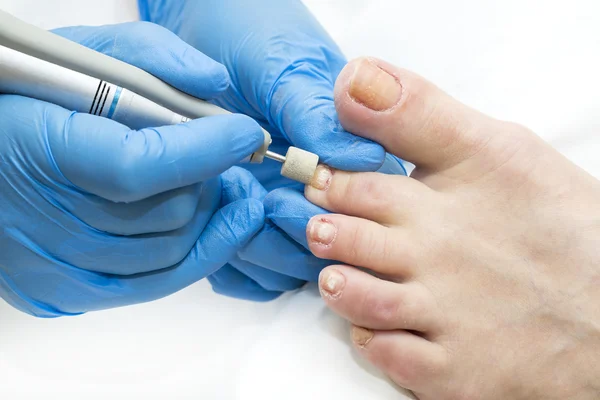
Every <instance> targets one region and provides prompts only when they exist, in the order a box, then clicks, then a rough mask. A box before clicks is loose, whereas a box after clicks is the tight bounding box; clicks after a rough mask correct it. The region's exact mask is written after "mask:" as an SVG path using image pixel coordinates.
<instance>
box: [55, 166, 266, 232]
mask: <svg viewBox="0 0 600 400" xmlns="http://www.w3.org/2000/svg"><path fill="white" fill-rule="evenodd" d="M221 181H222V197H221V202H222V204H229V203H231V202H233V201H236V200H239V199H246V198H254V199H257V200H261V201H262V199H264V197H265V196H266V195H267V191H266V190H265V188H263V187H262V185H261V184H260V183H259V182H258V181H257V180H256V178H255V177H254V176H253V175H252V174H251V173H250V172H249V171H247V170H245V169H243V168H239V167H233V168H230V169H229V170H227V171H225V172H224V173H223V174H221ZM205 189H206V187H205V186H203V185H202V184H196V185H192V186H186V187H183V188H180V189H175V190H171V191H169V192H164V193H160V194H158V195H156V196H152V197H149V198H147V199H144V200H141V201H137V202H133V203H113V202H111V201H107V200H105V199H103V198H101V197H98V196H95V195H89V194H86V193H73V190H68V189H67V190H66V192H67V193H65V190H62V191H60V190H59V191H58V193H57V195H58V196H60V197H59V201H60V202H61V203H62V204H63V205H64V206H65V208H66V209H67V210H68V211H69V212H71V213H72V214H73V215H75V216H76V217H77V218H79V219H81V220H82V221H84V222H85V223H86V224H88V225H90V226H92V227H94V228H96V229H98V230H100V231H103V232H106V233H112V234H115V235H127V236H131V235H140V234H144V233H158V232H169V231H173V230H177V229H180V228H183V227H184V226H186V225H187V224H189V223H190V222H191V220H192V219H193V218H194V215H195V213H196V207H197V204H198V201H199V198H200V196H202V195H203V193H204V192H205Z"/></svg>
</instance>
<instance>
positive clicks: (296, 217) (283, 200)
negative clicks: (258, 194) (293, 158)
mask: <svg viewBox="0 0 600 400" xmlns="http://www.w3.org/2000/svg"><path fill="white" fill-rule="evenodd" d="M263 203H264V206H265V215H266V216H267V219H268V220H270V221H272V222H273V224H275V225H276V226H278V227H279V228H280V229H281V230H283V231H284V232H285V233H286V234H287V235H289V236H290V237H291V238H293V239H294V240H295V241H296V242H298V243H300V244H301V245H302V246H303V247H304V248H305V249H306V250H308V242H307V240H306V226H307V225H308V221H309V220H310V219H311V218H312V217H314V216H315V215H322V214H328V213H329V211H327V210H325V209H323V208H321V207H318V206H315V205H314V204H312V203H311V202H309V201H308V200H306V198H305V197H304V194H303V193H301V192H299V191H297V190H293V189H286V188H284V189H277V190H274V191H272V192H271V193H269V194H268V195H267V197H265V199H264V202H263Z"/></svg>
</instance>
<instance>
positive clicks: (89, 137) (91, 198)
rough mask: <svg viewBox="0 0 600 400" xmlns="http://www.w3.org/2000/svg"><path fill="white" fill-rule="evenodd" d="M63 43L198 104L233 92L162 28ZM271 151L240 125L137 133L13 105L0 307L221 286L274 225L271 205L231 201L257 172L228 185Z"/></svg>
mask: <svg viewBox="0 0 600 400" xmlns="http://www.w3.org/2000/svg"><path fill="white" fill-rule="evenodd" d="M57 32H58V33H59V34H61V35H63V36H66V37H68V38H71V39H73V40H76V41H79V42H81V43H83V44H84V45H86V46H89V47H92V48H95V49H96V50H98V51H101V52H104V53H106V54H108V55H111V56H113V57H116V58H119V59H121V60H123V61H125V62H128V63H131V64H134V65H136V66H138V67H141V68H143V69H145V70H146V71H148V72H150V73H152V74H154V75H155V76H157V77H159V78H161V79H163V80H164V81H166V82H168V83H170V84H171V85H173V86H176V87H178V88H179V89H181V90H183V91H185V92H187V93H189V94H191V95H193V96H197V97H201V98H212V97H214V96H215V95H217V94H219V93H221V92H222V91H223V90H225V89H226V88H227V86H228V81H229V79H228V75H227V72H226V70H225V68H223V66H221V65H219V64H218V63H216V62H214V61H212V60H210V59H209V58H208V57H206V56H204V55H202V54H201V53H199V52H198V51H196V50H194V49H193V48H191V47H190V46H188V45H187V44H185V43H184V42H182V41H181V40H179V39H178V38H177V37H176V36H175V35H174V34H172V33H171V32H169V31H167V30H165V29H163V28H161V27H158V26H156V25H152V24H148V23H133V24H123V25H115V26H105V27H100V28H82V27H80V28H72V29H61V30H58V31H57ZM262 141H263V135H262V133H261V131H260V127H259V125H258V124H256V123H255V122H254V121H253V120H252V119H250V118H248V117H245V116H241V115H232V116H219V117H212V118H204V119H200V120H195V121H191V122H189V123H187V124H185V125H178V126H170V127H160V128H149V129H144V130H141V131H132V130H130V129H128V128H127V127H125V126H123V125H120V124H118V123H116V122H114V121H111V120H108V119H104V118H100V117H96V116H92V115H87V114H78V113H73V112H70V111H68V110H65V109H63V108H61V107H58V106H55V105H52V104H48V103H45V102H41V101H37V100H33V99H29V98H25V97H20V96H14V95H1V96H0V229H1V232H0V296H2V298H4V299H5V300H6V301H8V302H9V303H10V304H12V305H13V306H15V307H16V308H18V309H20V310H22V311H24V312H27V313H30V314H32V315H36V316H39V317H56V316H61V315H73V314H79V313H83V312H86V311H91V310H99V309H105V308H111V307H118V306H124V305H129V304H134V303H140V302H146V301H150V300H154V299H157V298H160V297H163V296H166V295H169V294H171V293H173V292H175V291H178V290H180V289H182V288H184V287H186V286H188V285H190V284H192V283H194V282H196V281H198V280H199V279H202V278H204V277H206V276H207V275H210V274H212V273H213V272H215V271H216V270H218V269H219V268H220V267H222V266H223V265H224V264H225V263H227V261H228V260H229V259H230V258H231V257H233V256H234V255H235V254H236V252H237V251H238V250H240V249H241V248H243V247H244V246H245V245H246V244H247V243H248V241H249V240H250V239H251V238H252V237H253V236H254V235H255V234H256V233H257V231H258V230H259V229H260V228H261V227H262V226H263V221H264V210H263V205H262V203H261V202H259V201H257V200H255V199H252V198H240V197H236V195H235V193H230V191H231V190H230V189H231V188H238V187H243V186H244V185H251V184H253V183H252V182H249V179H248V176H247V175H246V173H245V172H244V171H240V169H235V168H234V169H232V170H230V171H228V173H227V175H226V176H225V177H220V176H219V174H220V173H222V172H223V171H225V170H227V169H228V168H230V166H231V165H233V164H235V163H237V162H239V161H240V160H242V159H243V158H244V157H246V156H247V155H249V154H251V153H252V152H253V151H255V150H256V149H258V148H259V147H260V145H261V143H262ZM222 187H223V189H222ZM222 190H223V191H224V195H223V196H221V194H222ZM238 193H239V190H238ZM222 197H223V200H224V201H223V202H222ZM220 205H222V206H223V208H220V209H219V206H220Z"/></svg>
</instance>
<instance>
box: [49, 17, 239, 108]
mask: <svg viewBox="0 0 600 400" xmlns="http://www.w3.org/2000/svg"><path fill="white" fill-rule="evenodd" d="M53 32H54V33H57V34H58V35H61V36H63V37H65V38H67V39H70V40H72V41H74V42H78V43H80V44H82V45H84V46H86V47H89V48H91V49H94V50H96V51H98V52H100V53H104V54H106V55H109V56H111V57H113V58H116V59H119V60H121V61H124V62H126V63H128V64H132V65H135V66H136V67H138V68H141V69H143V70H145V71H146V72H149V73H150V74H152V75H154V76H156V77H157V78H159V79H161V80H163V81H165V82H167V83H169V84H170V85H172V86H174V87H176V88H177V89H179V90H181V91H184V92H186V93H188V94H190V95H192V96H194V97H198V98H202V99H210V98H213V97H215V96H216V95H217V94H219V93H221V92H223V91H224V90H226V89H227V87H228V86H229V83H230V80H229V74H228V72H227V69H226V68H225V67H224V66H223V65H221V64H219V63H218V62H216V61H214V60H212V59H211V58H209V57H208V56H206V55H204V54H202V53H201V52H199V51H198V50H196V49H195V48H193V47H192V46H190V45H188V44H187V43H185V42H184V41H183V40H181V39H180V38H179V37H178V36H177V35H175V34H174V33H172V32H171V31H169V30H167V29H165V28H163V27H161V26H158V25H155V24H152V23H149V22H130V23H124V24H118V25H105V26H100V27H91V26H78V27H72V28H60V29H55V30H54V31H53Z"/></svg>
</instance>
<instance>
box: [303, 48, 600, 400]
mask: <svg viewBox="0 0 600 400" xmlns="http://www.w3.org/2000/svg"><path fill="white" fill-rule="evenodd" d="M336 107H337V110H338V113H339V117H340V121H341V122H342V125H343V126H344V128H346V129H347V130H348V131H350V132H353V133H355V134H357V135H360V136H363V137H367V138H370V139H373V140H375V141H377V142H379V143H381V144H383V145H384V146H385V147H386V149H387V150H388V151H389V152H390V153H393V154H395V155H397V156H398V157H400V158H403V159H406V160H408V161H411V162H412V163H413V164H415V165H416V169H415V171H414V172H413V174H412V176H411V177H410V178H408V177H402V176H388V175H381V174H376V173H346V172H341V171H333V170H330V169H328V168H325V167H319V169H318V173H317V174H316V175H315V178H314V179H313V182H312V184H311V185H310V186H307V188H306V197H307V198H308V199H309V200H310V201H312V202H313V203H315V204H317V205H319V206H321V207H324V208H326V209H328V210H330V211H332V212H333V213H336V214H330V215H321V216H316V217H314V218H313V219H312V220H311V221H310V223H309V225H308V227H307V236H308V240H309V244H310V248H311V250H312V252H313V253H314V254H315V255H316V256H318V257H321V258H326V259H335V260H340V261H341V262H343V263H347V264H349V265H352V266H354V267H360V269H358V268H354V267H350V266H345V265H336V266H331V267H328V268H327V269H325V270H324V271H323V273H322V274H321V277H320V288H321V293H322V296H323V298H324V300H325V301H326V303H327V305H328V306H329V307H330V308H331V309H332V310H333V311H335V312H336V313H338V314H339V315H341V316H342V317H344V318H346V319H348V320H349V321H350V322H351V323H352V324H353V325H354V327H353V330H352V339H353V341H354V343H355V344H356V346H357V349H358V351H359V352H360V353H362V355H364V356H365V357H366V358H367V359H368V360H370V362H372V363H373V364H374V365H375V366H377V367H378V368H380V369H381V370H383V371H384V372H385V373H387V374H388V375H389V376H390V377H391V378H392V379H393V380H394V381H395V382H396V383H398V384H399V385H400V386H402V387H405V388H407V389H410V390H412V391H413V392H414V393H415V395H416V396H417V397H418V398H419V399H421V400H444V399H451V400H454V399H461V400H462V399H469V400H470V399H499V400H500V399H502V400H505V399H511V400H518V399H528V400H529V399H557V400H566V399H598V398H600V253H599V252H598V249H599V248H600V185H599V183H598V182H597V181H596V180H595V179H594V178H593V177H591V176H590V175H588V174H587V173H585V172H584V171H582V170H581V169H579V168H578V167H576V166H575V165H573V164H572V163H570V162H569V161H568V160H566V159H565V158H564V157H563V156H561V155H560V154H559V153H558V152H556V151H555V150H553V149H552V148H551V147H550V146H549V145H547V144H546V143H544V142H543V141H542V140H541V139H540V138H539V137H537V136H536V135H534V134H533V133H532V132H530V131H528V130H527V129H525V128H523V127H521V126H519V125H515V124H512V123H507V122H502V121H498V120H494V119H492V118H489V117H487V116H484V115H482V114H480V113H478V112H476V111H474V110H472V109H470V108H468V107H466V106H465V105H462V104H460V103H458V102H457V101H456V100H454V99H452V98H451V97H450V96H448V95H447V94H445V93H443V92H442V91H440V90H439V89H438V88H436V87H435V86H434V85H432V84H431V83H429V82H427V81H425V80H424V79H422V78H420V77H419V76H417V75H415V74H413V73H411V72H408V71H405V70H402V69H398V68H396V67H394V66H392V65H389V64H387V63H385V62H382V61H379V60H373V59H360V60H356V61H354V62H352V63H350V64H349V65H348V66H347V67H346V69H345V70H344V71H343V72H342V74H341V76H340V78H339V79H338V82H337V85H336ZM365 271H369V273H367V272H365Z"/></svg>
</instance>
